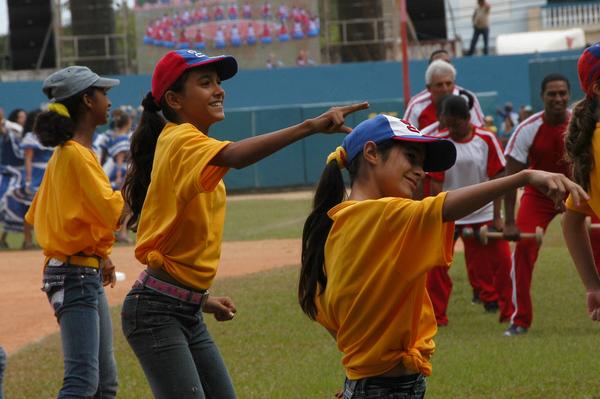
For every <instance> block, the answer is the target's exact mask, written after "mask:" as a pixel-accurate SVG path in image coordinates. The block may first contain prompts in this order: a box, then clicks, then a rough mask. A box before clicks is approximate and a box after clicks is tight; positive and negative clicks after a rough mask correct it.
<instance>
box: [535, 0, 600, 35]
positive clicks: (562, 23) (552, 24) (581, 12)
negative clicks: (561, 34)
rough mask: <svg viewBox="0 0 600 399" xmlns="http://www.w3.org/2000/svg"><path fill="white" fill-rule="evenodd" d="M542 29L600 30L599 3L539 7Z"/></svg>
mask: <svg viewBox="0 0 600 399" xmlns="http://www.w3.org/2000/svg"><path fill="white" fill-rule="evenodd" d="M541 11H542V15H541V17H542V27H543V28H544V29H556V28H571V27H572V28H575V27H581V28H586V27H590V26H596V27H598V28H600V2H599V1H593V2H592V1H590V2H581V3H563V4H548V5H546V6H543V7H541Z"/></svg>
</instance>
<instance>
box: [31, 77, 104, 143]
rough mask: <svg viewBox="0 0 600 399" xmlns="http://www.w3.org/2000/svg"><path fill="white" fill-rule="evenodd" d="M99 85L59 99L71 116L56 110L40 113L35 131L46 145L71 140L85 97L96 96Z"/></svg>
mask: <svg viewBox="0 0 600 399" xmlns="http://www.w3.org/2000/svg"><path fill="white" fill-rule="evenodd" d="M96 90H99V89H98V88H97V87H94V86H91V87H88V88H87V89H85V90H82V91H80V92H79V93H77V94H74V95H73V96H71V97H69V98H66V99H64V100H61V101H58V102H59V103H61V104H63V105H64V106H65V107H66V108H67V110H68V111H69V115H70V117H69V118H67V117H66V116H63V115H59V114H58V113H56V112H54V111H45V112H42V113H40V114H39V115H38V116H37V118H36V120H35V123H34V124H33V132H34V133H35V134H36V135H37V136H38V138H39V139H40V143H42V144H43V145H44V146H46V147H56V146H60V145H63V144H64V143H66V142H67V141H69V140H71V139H72V138H73V136H74V135H75V126H76V125H77V122H78V121H79V119H80V118H81V115H82V113H83V109H82V107H81V106H82V105H83V97H84V96H85V95H87V96H94V94H95V91H96Z"/></svg>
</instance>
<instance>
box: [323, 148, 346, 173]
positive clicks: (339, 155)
mask: <svg viewBox="0 0 600 399" xmlns="http://www.w3.org/2000/svg"><path fill="white" fill-rule="evenodd" d="M334 159H335V161H336V162H337V165H338V167H339V168H340V169H344V168H345V167H346V150H345V149H344V147H338V148H336V149H335V151H334V152H332V153H331V154H329V156H328V157H327V164H329V162H331V161H333V160H334Z"/></svg>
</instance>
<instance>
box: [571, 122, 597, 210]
mask: <svg viewBox="0 0 600 399" xmlns="http://www.w3.org/2000/svg"><path fill="white" fill-rule="evenodd" d="M592 154H593V155H594V166H593V167H592V170H590V177H589V179H590V182H589V188H588V195H589V196H590V199H589V200H587V201H584V202H582V203H581V204H580V205H579V206H576V205H575V203H574V202H573V199H572V198H571V196H570V195H569V198H567V202H566V207H567V209H570V210H572V211H574V212H579V213H583V214H586V215H588V216H593V215H594V214H595V215H598V216H600V171H599V170H598V168H599V165H598V163H599V162H600V123H598V124H597V125H596V130H595V131H594V136H593V137H592Z"/></svg>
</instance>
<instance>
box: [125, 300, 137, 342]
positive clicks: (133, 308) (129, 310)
mask: <svg viewBox="0 0 600 399" xmlns="http://www.w3.org/2000/svg"><path fill="white" fill-rule="evenodd" d="M138 299H139V296H138V295H127V296H126V297H125V301H124V302H123V307H122V308H121V327H122V329H123V335H125V337H126V338H128V337H129V336H130V335H131V334H133V332H134V331H135V329H136V327H137V307H138Z"/></svg>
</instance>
